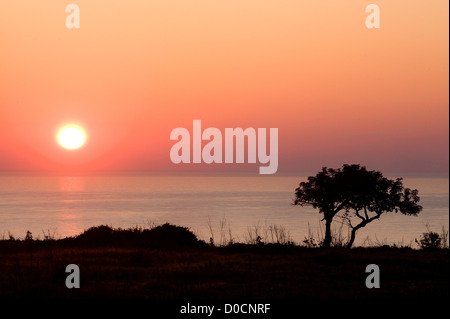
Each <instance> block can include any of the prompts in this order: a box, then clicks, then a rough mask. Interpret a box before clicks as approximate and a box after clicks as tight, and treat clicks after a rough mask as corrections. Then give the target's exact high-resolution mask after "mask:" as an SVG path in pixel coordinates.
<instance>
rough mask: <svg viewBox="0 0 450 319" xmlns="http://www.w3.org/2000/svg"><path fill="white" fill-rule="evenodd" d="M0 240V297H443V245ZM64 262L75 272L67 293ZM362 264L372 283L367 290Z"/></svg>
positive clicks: (173, 233)
mask: <svg viewBox="0 0 450 319" xmlns="http://www.w3.org/2000/svg"><path fill="white" fill-rule="evenodd" d="M175 228H176V227H173V229H165V230H161V231H160V232H159V233H158V231H155V230H149V231H148V232H146V231H142V230H141V231H137V230H135V231H131V230H130V231H124V230H122V231H119V230H116V231H113V230H111V229H108V228H106V227H104V228H101V227H99V228H96V229H95V230H93V231H91V232H89V231H87V232H85V233H84V234H81V235H80V236H78V237H75V238H67V239H59V240H31V239H30V240H2V241H0V298H39V299H54V298H56V299H72V298H140V299H161V300H163V299H191V300H195V299H198V300H201V299H202V300H204V299H211V300H221V299H233V300H249V299H251V300H256V299H258V300H269V299H270V300H291V299H295V300H313V299H342V300H369V299H374V298H375V299H386V300H388V299H392V298H395V299H397V300H398V299H405V300H407V299H444V298H445V299H448V297H449V275H448V264H449V254H448V249H438V250H414V249H409V248H392V247H380V248H354V249H343V248H331V249H326V250H325V249H321V248H305V247H299V246H295V245H278V244H266V245H246V244H233V245H229V246H226V247H211V246H209V245H207V244H205V243H204V242H200V241H197V239H196V238H195V236H194V235H193V234H190V233H189V232H188V231H184V230H183V228H180V227H178V228H177V229H175ZM68 264H77V265H78V266H79V268H80V285H81V287H80V288H79V289H68V288H67V287H66V286H65V279H66V277H67V276H68V273H66V272H65V268H66V266H67V265H68ZM368 264H377V265H378V266H379V268H380V278H381V288H379V289H368V288H367V287H366V285H365V279H366V277H367V276H368V273H366V272H365V269H366V266H367V265H368Z"/></svg>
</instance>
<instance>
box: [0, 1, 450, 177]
mask: <svg viewBox="0 0 450 319" xmlns="http://www.w3.org/2000/svg"><path fill="white" fill-rule="evenodd" d="M69 3H76V4H78V5H79V7H80V13H81V28H80V29H68V28H66V26H65V19H66V16H67V15H68V14H67V13H66V12H65V7H66V5H67V4H69ZM369 3H376V4H378V5H379V7H380V9H381V28H380V29H367V28H366V26H365V19H366V16H367V15H368V14H367V13H366V12H365V7H366V5H367V4H369ZM448 7H449V4H448V1H447V0H433V1H428V0H398V1H388V0H385V1H381V0H374V1H371V2H370V1H357V0H346V1H338V0H335V1H332V0H328V1H327V0H318V1H300V0H267V1H261V0H227V1H225V0H217V1H211V0H164V1H163V0H158V1H144V0H140V1H138V0H131V1H114V0H108V1H103V0H74V1H71V2H69V1H68V2H67V3H64V1H51V0H40V1H32V0H27V1H25V0H15V1H3V0H2V1H0V170H10V169H152V170H173V169H192V168H196V167H195V166H193V165H190V166H176V165H175V164H172V163H171V161H170V157H169V151H170V148H171V146H172V145H173V144H174V142H173V141H170V140H169V135H170V132H171V130H172V129H173V128H176V127H180V126H181V127H186V128H188V129H190V130H192V120H194V119H201V120H202V126H203V127H204V128H206V127H217V128H219V129H221V130H223V129H224V128H225V127H243V128H246V127H255V128H256V127H266V128H269V127H276V128H278V129H279V171H288V170H297V171H305V170H314V171H316V170H318V169H320V167H322V166H340V165H341V164H342V163H360V164H363V165H367V166H368V167H369V168H371V169H379V170H384V171H402V172H403V171H404V172H419V173H420V172H448V160H449V158H448V152H449V150H448V135H449V130H448V129H449V122H448V116H449V95H448V85H449V81H448V76H449V73H448V71H449V65H448V59H449V50H448V45H449V43H448V36H449V34H448V27H449V23H448V19H449V16H448V10H449V8H448ZM70 122H74V123H76V124H79V125H82V126H83V127H84V128H85V130H86V131H87V132H88V143H87V144H86V145H85V147H83V148H82V149H79V150H77V151H67V150H64V149H62V148H61V147H60V146H59V145H58V144H57V143H56V139H55V134H56V132H57V131H58V129H59V128H60V127H61V126H63V125H65V124H67V123H70ZM223 167H224V166H220V165H216V166H214V167H213V168H214V169H222V168H223ZM228 167H229V166H228ZM236 167H238V166H236ZM250 169H251V171H254V172H255V174H256V173H257V168H256V167H252V168H250Z"/></svg>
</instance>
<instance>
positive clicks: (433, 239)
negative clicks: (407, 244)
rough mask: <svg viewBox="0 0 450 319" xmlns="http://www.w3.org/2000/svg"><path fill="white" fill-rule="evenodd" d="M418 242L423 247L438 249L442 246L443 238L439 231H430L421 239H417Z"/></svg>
mask: <svg viewBox="0 0 450 319" xmlns="http://www.w3.org/2000/svg"><path fill="white" fill-rule="evenodd" d="M416 243H417V244H418V245H419V247H420V248H421V249H438V248H441V243H442V238H441V236H440V235H439V234H438V233H436V232H433V231H428V232H426V233H423V234H422V235H421V238H420V239H419V240H417V239H416Z"/></svg>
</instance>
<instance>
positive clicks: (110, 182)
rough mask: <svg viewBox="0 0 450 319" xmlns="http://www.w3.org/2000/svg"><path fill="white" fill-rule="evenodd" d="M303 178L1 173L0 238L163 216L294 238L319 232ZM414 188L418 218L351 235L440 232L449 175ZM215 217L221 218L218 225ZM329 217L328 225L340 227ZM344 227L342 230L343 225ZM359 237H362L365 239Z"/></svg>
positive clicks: (381, 238)
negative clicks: (273, 230) (273, 228)
mask: <svg viewBox="0 0 450 319" xmlns="http://www.w3.org/2000/svg"><path fill="white" fill-rule="evenodd" d="M305 179H306V178H305V177H279V176H259V175H258V176H254V175H252V176H243V177H237V176H225V175H219V176H173V175H172V176H162V175H154V174H151V173H139V172H132V173H99V174H92V175H72V176H69V175H55V174H43V173H18V172H8V173H6V172H4V173H0V237H8V236H9V234H13V235H14V236H15V237H16V238H23V237H24V236H25V233H26V231H27V230H30V231H31V232H32V234H33V237H35V238H37V237H39V238H43V236H44V233H45V234H48V233H50V234H52V235H54V236H55V237H57V238H60V237H66V236H72V235H77V234H79V233H81V232H82V231H84V230H86V229H88V228H89V227H91V226H98V225H101V224H107V225H110V226H113V227H122V228H127V227H132V226H147V225H148V224H160V223H164V222H170V223H173V224H176V225H180V226H185V227H189V228H190V229H191V230H193V231H194V232H195V233H196V234H197V235H198V236H199V237H200V238H201V239H204V240H206V241H209V238H210V237H211V230H210V229H211V228H212V231H213V235H214V238H215V240H216V242H217V241H219V240H220V236H221V233H222V232H221V229H224V230H226V235H225V236H226V237H229V236H230V234H229V230H231V236H232V237H233V238H234V239H235V240H236V241H245V240H246V239H247V238H248V232H249V229H255V227H256V228H257V229H259V230H260V231H261V235H262V237H264V235H266V236H267V234H268V233H267V232H266V233H264V230H266V231H267V230H268V229H269V226H270V225H279V226H282V227H284V229H285V230H286V231H287V232H289V233H290V236H291V238H292V240H294V241H295V242H297V243H300V242H301V241H302V240H303V239H304V238H305V237H306V236H307V235H308V231H310V232H313V233H315V234H317V233H320V231H321V229H323V227H321V223H320V219H321V215H319V214H318V212H317V211H315V210H313V209H311V208H304V207H297V206H292V205H291V202H292V200H293V198H294V189H295V188H296V187H297V186H298V183H299V182H301V181H303V180H305ZM404 185H405V186H406V187H410V188H417V189H419V195H420V196H421V205H422V206H423V207H424V209H423V212H422V213H421V214H420V215H419V216H418V217H409V216H403V215H400V214H395V213H392V214H386V215H383V216H382V217H381V218H380V220H378V221H374V222H372V223H371V224H369V225H368V226H366V227H365V228H364V229H362V230H361V231H360V232H359V233H358V235H357V240H356V244H357V245H358V244H359V245H361V244H363V243H364V240H365V239H367V238H369V239H370V240H371V241H372V242H378V243H380V242H385V243H388V244H392V243H403V244H412V246H413V247H415V244H414V243H413V242H414V239H415V238H418V237H419V236H420V235H421V234H422V233H423V232H424V231H426V226H425V225H429V228H430V229H431V230H434V231H437V232H440V231H441V228H442V226H445V228H446V229H448V225H449V179H448V178H423V177H422V178H405V179H404ZM221 223H222V225H224V227H223V228H221V226H220V225H221ZM339 226H340V224H339V223H337V222H336V223H335V227H339ZM345 234H346V231H345ZM366 243H368V242H367V241H366Z"/></svg>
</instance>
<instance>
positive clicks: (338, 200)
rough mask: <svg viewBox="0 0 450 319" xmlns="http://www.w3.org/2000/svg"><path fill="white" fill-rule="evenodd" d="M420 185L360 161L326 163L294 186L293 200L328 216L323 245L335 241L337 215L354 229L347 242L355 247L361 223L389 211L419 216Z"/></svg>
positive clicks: (367, 222)
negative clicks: (329, 165)
mask: <svg viewBox="0 0 450 319" xmlns="http://www.w3.org/2000/svg"><path fill="white" fill-rule="evenodd" d="M418 194H419V191H418V190H417V189H414V190H411V189H410V188H405V187H404V186H403V181H402V178H397V179H395V180H391V179H388V178H386V177H384V176H383V174H382V173H381V172H379V171H368V170H367V169H366V168H365V167H364V166H360V165H358V164H352V165H349V164H345V165H343V166H342V168H338V169H334V168H327V167H323V168H322V171H320V172H319V173H317V174H316V175H315V176H309V177H308V181H307V182H301V183H300V185H299V187H297V188H296V190H295V199H294V202H293V204H294V205H299V206H312V207H313V208H316V209H318V210H319V213H321V214H323V220H325V238H324V240H323V246H324V247H330V246H331V243H332V240H333V238H332V235H331V223H332V222H333V219H334V218H335V217H338V218H340V219H341V221H342V223H345V224H346V225H348V227H349V228H350V229H351V233H350V239H349V240H348V242H347V244H346V246H347V247H348V248H350V247H352V245H353V243H354V242H355V237H356V233H357V232H358V230H359V229H361V228H362V227H366V226H367V225H368V224H369V223H371V222H372V221H374V220H377V219H379V218H380V217H381V215H383V214H386V213H392V212H395V213H401V214H403V215H408V216H416V215H417V214H419V213H420V212H421V211H422V206H420V205H419V204H418V203H419V201H420V197H419V196H418Z"/></svg>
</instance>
